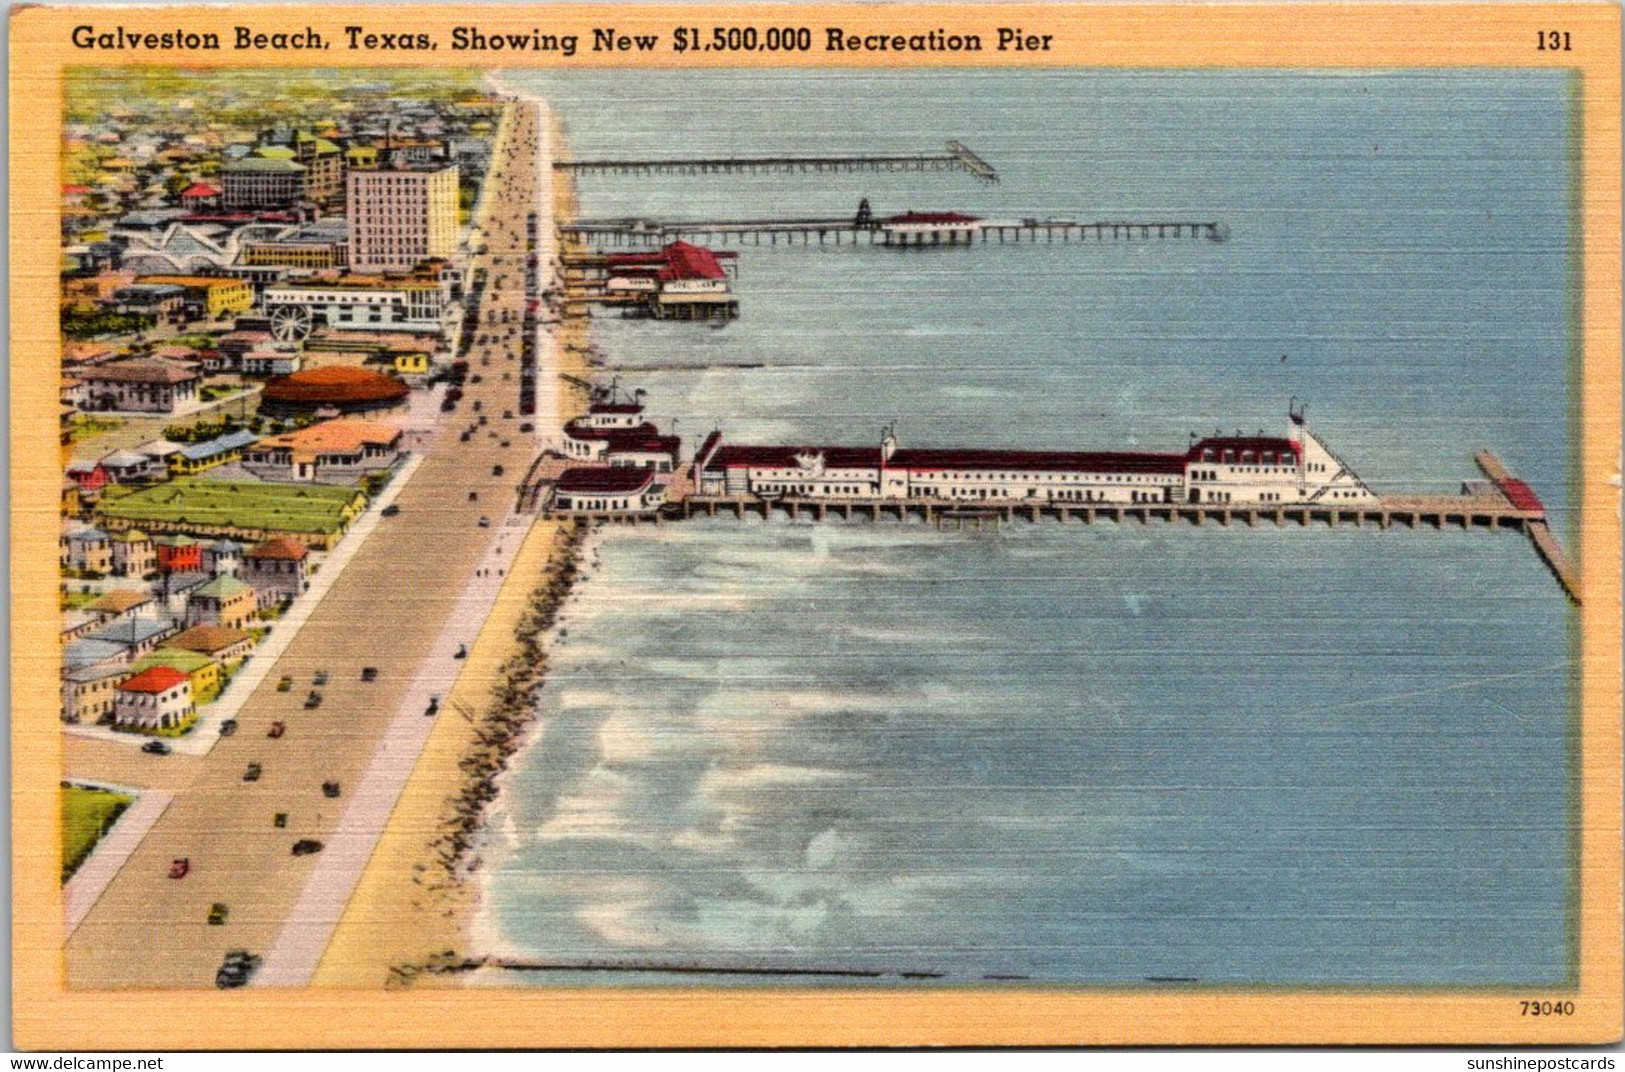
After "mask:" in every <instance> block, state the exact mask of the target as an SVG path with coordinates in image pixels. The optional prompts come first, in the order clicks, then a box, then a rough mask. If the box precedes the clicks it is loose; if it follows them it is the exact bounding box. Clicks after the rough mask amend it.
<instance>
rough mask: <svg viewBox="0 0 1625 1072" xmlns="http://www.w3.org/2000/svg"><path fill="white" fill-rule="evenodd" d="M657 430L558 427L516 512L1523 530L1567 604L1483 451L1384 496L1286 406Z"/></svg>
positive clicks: (639, 424) (640, 421) (1536, 526)
mask: <svg viewBox="0 0 1625 1072" xmlns="http://www.w3.org/2000/svg"><path fill="white" fill-rule="evenodd" d="M681 457H682V455H681V446H680V441H679V440H677V438H676V437H675V436H661V435H660V434H659V433H658V431H657V430H656V429H655V427H654V426H653V424H652V423H650V422H648V421H647V420H646V419H645V418H644V416H643V411H642V406H641V397H638V398H636V399H635V400H634V401H632V402H620V401H616V400H612V401H609V402H602V403H599V404H596V405H595V406H594V407H593V410H592V412H590V413H589V414H587V415H585V416H584V417H581V418H578V419H576V420H574V421H572V422H570V423H569V424H567V425H566V426H565V430H564V441H563V450H562V452H560V453H550V454H544V455H542V456H541V457H539V458H538V459H537V460H536V462H535V463H534V464H533V465H532V466H531V469H530V471H529V472H528V473H527V474H526V476H525V478H524V480H523V481H522V483H521V486H520V488H519V509H521V510H523V511H540V512H545V513H547V514H549V515H551V516H555V517H569V518H578V519H582V520H587V521H605V522H622V523H631V524H637V523H661V522H667V521H678V520H683V519H687V518H694V517H733V518H739V519H744V518H747V517H760V518H762V519H764V520H765V519H767V518H770V517H772V516H773V515H775V514H782V515H784V516H786V517H788V518H791V519H795V520H813V521H824V520H833V519H841V520H848V519H854V518H866V519H871V520H873V521H877V522H878V521H881V520H883V519H892V518H895V519H897V520H899V521H904V520H909V519H917V520H921V521H924V522H926V523H928V524H934V525H936V526H937V527H939V528H944V527H953V528H957V529H963V528H965V527H966V526H967V525H969V526H972V527H974V528H982V527H984V526H988V525H993V526H996V525H999V524H1003V523H1008V522H1011V521H1015V520H1027V521H1032V522H1037V521H1040V520H1041V519H1045V518H1053V519H1056V520H1058V521H1060V522H1071V523H1083V524H1092V523H1094V522H1096V521H1113V522H1118V523H1134V522H1138V523H1140V524H1145V525H1149V524H1152V523H1153V522H1160V523H1164V524H1185V523H1188V524H1191V525H1205V524H1213V525H1219V526H1233V525H1245V526H1248V527H1258V526H1260V525H1267V524H1274V525H1277V526H1285V525H1298V526H1302V527H1310V526H1319V525H1324V526H1326V527H1328V528H1337V527H1340V526H1344V525H1353V526H1371V527H1375V528H1378V529H1389V528H1393V527H1395V526H1403V527H1406V528H1412V529H1415V528H1433V529H1439V530H1446V529H1457V530H1461V531H1472V530H1487V531H1495V530H1501V529H1514V530H1518V531H1521V532H1523V533H1524V534H1525V535H1526V536H1527V537H1528V539H1529V541H1530V544H1531V546H1532V547H1533V548H1534V550H1535V552H1536V554H1537V555H1538V556H1539V557H1540V559H1541V561H1542V562H1543V563H1544V564H1545V565H1546V567H1547V569H1549V570H1550V571H1551V573H1552V575H1553V577H1555V578H1556V580H1557V581H1558V583H1559V585H1561V587H1562V589H1563V591H1564V592H1565V594H1566V595H1567V596H1568V597H1569V598H1570V599H1571V600H1573V601H1574V602H1575V603H1576V604H1578V603H1579V602H1580V598H1581V591H1580V580H1579V576H1578V574H1577V572H1576V571H1575V569H1574V567H1573V565H1572V564H1571V563H1570V561H1569V559H1568V556H1567V555H1566V553H1565V552H1564V550H1563V547H1562V544H1561V543H1560V542H1559V541H1558V540H1557V538H1556V537H1555V536H1554V535H1553V533H1552V531H1551V526H1550V520H1549V518H1548V516H1547V511H1546V507H1545V504H1544V503H1542V502H1541V500H1540V497H1539V496H1538V495H1537V494H1536V493H1535V491H1534V490H1533V489H1532V488H1530V487H1529V485H1528V484H1527V483H1525V482H1524V481H1522V480H1520V479H1519V478H1517V477H1516V476H1515V475H1513V473H1512V472H1511V471H1510V470H1509V469H1508V468H1507V467H1506V465H1505V464H1504V463H1503V462H1502V461H1501V460H1500V459H1499V458H1498V457H1496V455H1495V454H1493V453H1492V452H1490V451H1488V450H1480V451H1478V452H1477V454H1476V455H1475V458H1474V460H1475V461H1476V463H1477V465H1478V468H1479V469H1480V470H1481V471H1482V473H1483V475H1484V478H1485V479H1482V480H1470V481H1466V482H1464V483H1463V485H1462V489H1461V492H1460V493H1459V494H1455V495H1448V494H1437V493H1404V492H1383V493H1381V494H1379V493H1377V492H1376V491H1374V490H1372V488H1371V487H1370V486H1369V485H1367V484H1366V483H1365V481H1364V480H1362V479H1361V478H1360V477H1359V476H1358V475H1357V474H1356V473H1355V472H1354V470H1353V469H1352V468H1350V467H1349V466H1348V465H1347V464H1345V463H1344V462H1343V461H1342V459H1340V458H1339V457H1338V456H1337V455H1336V454H1335V453H1334V452H1333V451H1332V450H1331V448H1330V447H1328V446H1327V445H1326V443H1325V442H1324V441H1323V440H1322V439H1321V438H1320V437H1319V436H1318V435H1316V434H1315V433H1314V432H1312V431H1311V430H1310V429H1309V426H1308V422H1307V420H1306V419H1305V415H1304V413H1303V411H1302V410H1300V409H1296V408H1294V409H1292V410H1291V412H1290V416H1289V424H1288V427H1287V429H1286V434H1285V435H1282V436H1271V435H1265V434H1263V433H1262V432H1261V433H1259V434H1257V435H1243V434H1240V433H1237V434H1235V435H1227V434H1223V433H1215V434H1214V435H1211V436H1205V437H1195V436H1193V437H1192V442H1191V443H1190V445H1189V446H1188V447H1187V449H1185V450H1183V451H1168V452H1149V451H1088V452H1076V451H1024V450H984V449H901V448H900V447H899V446H898V443H897V439H896V436H895V434H894V433H893V431H892V430H890V429H887V430H885V431H883V433H882V435H881V437H880V440H879V442H878V443H877V444H876V445H875V446H868V447H860V446H786V445H778V446H758V445H735V444H727V443H724V442H723V439H722V435H721V433H720V432H712V433H711V434H710V435H709V436H708V437H707V438H706V439H705V441H704V442H703V443H702V444H701V445H700V447H699V449H698V450H697V451H696V452H695V453H694V455H693V457H692V459H691V460H689V461H688V462H687V463H686V464H683V463H682V461H681V460H680V459H681Z"/></svg>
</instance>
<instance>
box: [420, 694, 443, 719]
mask: <svg viewBox="0 0 1625 1072" xmlns="http://www.w3.org/2000/svg"><path fill="white" fill-rule="evenodd" d="M439 711H440V697H438V696H431V697H429V706H428V707H426V708H424V709H423V715H424V717H425V718H433V717H434V716H435V715H436V714H437V713H438V712H439Z"/></svg>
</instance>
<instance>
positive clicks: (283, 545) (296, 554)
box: [243, 538, 310, 607]
mask: <svg viewBox="0 0 1625 1072" xmlns="http://www.w3.org/2000/svg"><path fill="white" fill-rule="evenodd" d="M309 554H310V552H308V551H306V550H305V547H304V545H303V544H300V543H298V542H296V541H294V540H287V539H281V538H277V539H270V540H266V541H265V542H264V543H261V544H258V545H256V546H254V547H251V548H249V550H248V553H247V554H245V555H244V556H243V580H244V581H245V582H246V583H247V584H248V586H249V587H250V588H252V589H254V591H255V593H256V594H257V595H258V600H259V605H260V606H261V607H270V606H275V605H276V604H278V603H281V602H282V601H283V600H290V599H295V598H297V597H298V596H300V595H301V594H303V592H304V590H305V587H306V584H307V582H306V580H305V560H306V559H307V558H308V557H309Z"/></svg>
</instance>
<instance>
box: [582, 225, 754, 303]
mask: <svg viewBox="0 0 1625 1072" xmlns="http://www.w3.org/2000/svg"><path fill="white" fill-rule="evenodd" d="M732 256H733V254H731V253H728V254H718V253H716V252H714V251H712V250H709V249H706V248H705V247H703V246H696V245H691V244H690V243H688V242H683V241H677V242H672V243H669V244H667V245H665V246H663V247H662V248H660V249H658V250H654V251H650V252H640V253H614V254H611V255H610V256H609V257H608V259H607V262H606V264H605V274H606V279H605V283H604V293H605V294H606V295H608V296H616V295H620V296H625V297H633V298H640V299H642V300H643V302H644V304H645V307H646V309H647V311H648V313H649V315H651V316H653V317H655V318H656V319H660V320H710V319H717V318H721V319H729V320H731V319H733V318H734V317H736V316H738V315H739V301H738V299H736V298H735V297H734V296H733V289H732V287H731V286H730V285H729V282H728V271H727V269H726V267H725V266H724V258H731V257H732Z"/></svg>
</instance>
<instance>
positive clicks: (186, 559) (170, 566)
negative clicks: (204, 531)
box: [152, 533, 203, 573]
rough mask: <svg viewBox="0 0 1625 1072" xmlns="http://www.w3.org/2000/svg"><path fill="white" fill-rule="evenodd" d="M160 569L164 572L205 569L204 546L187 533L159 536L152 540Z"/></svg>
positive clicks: (189, 571)
mask: <svg viewBox="0 0 1625 1072" xmlns="http://www.w3.org/2000/svg"><path fill="white" fill-rule="evenodd" d="M152 545H153V548H154V549H155V550H156V551H157V552H158V569H159V570H161V571H162V572H164V573H198V572H201V571H202V569H203V548H202V546H201V545H199V544H198V542H197V541H196V540H194V539H192V537H190V536H187V535H186V534H185V533H181V534H178V535H166V536H159V537H158V538H157V539H155V540H153V541H152Z"/></svg>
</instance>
